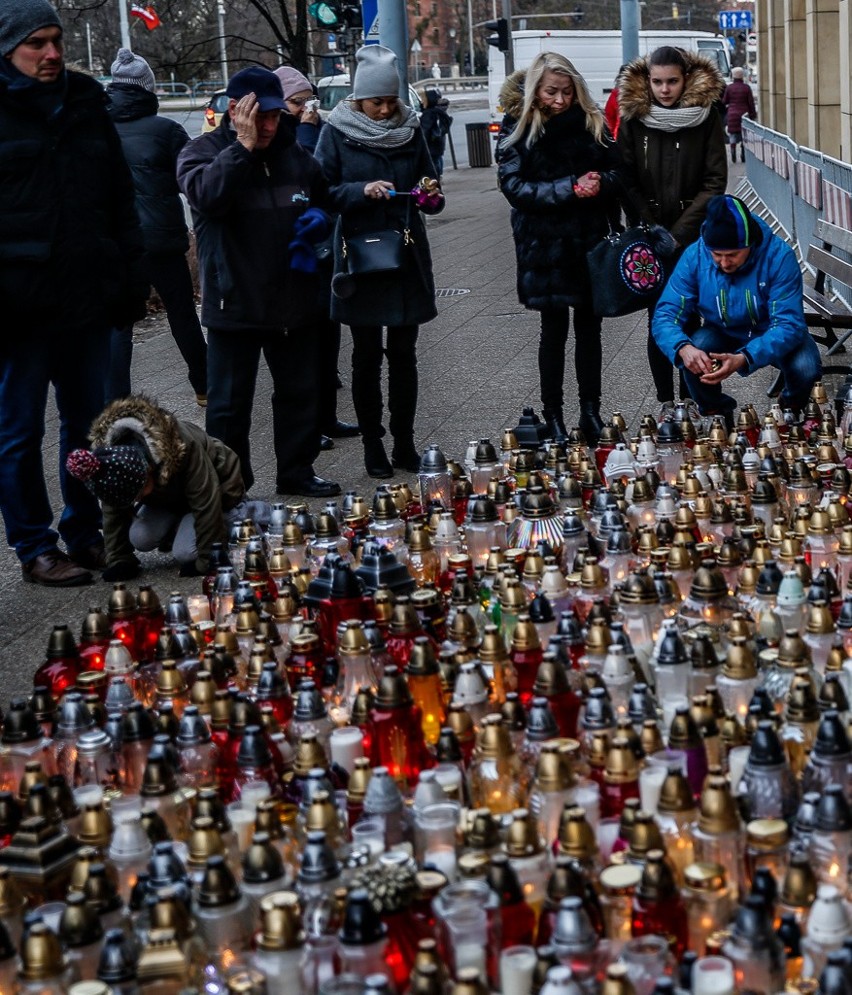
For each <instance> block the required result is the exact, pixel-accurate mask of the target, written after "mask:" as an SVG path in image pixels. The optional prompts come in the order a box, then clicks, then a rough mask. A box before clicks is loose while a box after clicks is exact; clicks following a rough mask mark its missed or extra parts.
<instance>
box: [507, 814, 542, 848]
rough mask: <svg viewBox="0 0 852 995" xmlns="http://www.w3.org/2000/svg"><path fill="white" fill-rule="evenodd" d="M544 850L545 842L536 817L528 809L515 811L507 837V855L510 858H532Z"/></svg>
mask: <svg viewBox="0 0 852 995" xmlns="http://www.w3.org/2000/svg"><path fill="white" fill-rule="evenodd" d="M543 849H544V841H543V840H542V838H541V836H540V835H539V832H538V822H537V820H536V818H535V816H534V815H533V814H532V813H531V812H530V811H529V810H528V809H525V808H517V809H515V811H514V812H513V813H512V822H511V824H510V825H509V831H508V834H507V836H506V843H505V850H506V853H507V854H508V855H509V856H510V857H532V856H534V855H535V854H537V853H541V852H542V850H543Z"/></svg>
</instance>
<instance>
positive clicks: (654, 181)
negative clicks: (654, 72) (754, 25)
mask: <svg viewBox="0 0 852 995" xmlns="http://www.w3.org/2000/svg"><path fill="white" fill-rule="evenodd" d="M684 55H685V57H686V60H687V79H686V86H685V88H684V91H683V95H682V97H681V99H680V101H679V104H678V106H679V107H682V108H688V107H706V108H708V110H709V114H708V115H707V117H706V118H705V120H704V121H703V122H702V123H701V124H698V125H695V126H694V127H691V128H680V129H679V130H677V131H672V132H670V131H662V130H660V129H659V128H653V127H650V126H649V125H648V124H646V123H645V121H643V118H644V117H645V116H646V115H647V114H648V113H649V112H650V110H651V106H652V100H651V86H650V82H649V67H648V62H647V59H646V58H642V59H636V60H634V61H633V62H631V63H630V64H629V65H627V66H625V68H624V69H623V70H622V71H621V73H620V75H619V77H618V107H619V112H620V114H621V126H620V127H619V130H618V148H619V151H620V153H621V159H622V164H623V166H622V168H623V176H624V184H625V187H626V189H627V192H628V194H629V197H630V202H629V203H625V210H626V211H627V213H628V217H629V218H630V219H631V221H633V220H635V219H636V215H637V214H638V215H639V216H640V217H641V218H642V220H644V221H647V222H648V223H649V224H660V225H663V226H664V227H665V228H668V230H669V231H670V232H671V233H672V235H673V236H674V237H675V239H676V240H677V241H678V242H679V243H680V245H682V246H685V245H689V244H691V243H692V242H694V241H695V240H696V239H697V238H698V235H699V232H700V229H701V223H702V222H703V220H704V214H705V212H706V210H707V202H708V201H709V200H710V198H711V197H713V196H715V195H716V194H722V193H724V192H725V187H726V185H727V180H728V164H727V156H726V150H725V132H724V128H723V127H722V119H721V118H720V116H719V114H718V112H717V110H716V108H715V106H714V105H715V103H716V101H718V99H719V97H720V96H721V94H722V91H723V88H724V81H723V79H722V76H721V74H720V73H719V70H718V68H717V67H716V65H715V64H714V63H713V62H711V61H710V60H709V59H707V58H705V57H704V56H700V55H696V54H695V53H694V52H685V53H684Z"/></svg>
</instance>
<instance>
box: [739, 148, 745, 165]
mask: <svg viewBox="0 0 852 995" xmlns="http://www.w3.org/2000/svg"><path fill="white" fill-rule="evenodd" d="M740 162H745V145H741V146H740Z"/></svg>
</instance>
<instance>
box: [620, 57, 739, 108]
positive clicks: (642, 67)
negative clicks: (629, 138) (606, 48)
mask: <svg viewBox="0 0 852 995" xmlns="http://www.w3.org/2000/svg"><path fill="white" fill-rule="evenodd" d="M683 54H684V58H685V60H686V69H687V77H686V86H685V87H684V90H683V96H682V97H681V98H680V101H679V102H678V107H712V106H713V104H714V103H715V102H716V101H717V100H719V99H720V98H721V96H722V93H723V92H724V90H725V80H724V79H723V77H722V74H721V73H720V72H719V68H718V66H717V65H716V63H715V62H713V61H711V60H710V59H708V58H706V56H703V55H697V54H696V53H695V52H684V53H683ZM652 104H653V101H652V100H651V84H650V71H649V65H648V58H647V56H645V57H643V58H641V59H634V60H633V62H631V63H629V64H628V65H626V66H625V67H624V69H622V71H621V73H620V74H619V77H618V111H619V114H620V115H621V118H622V120H624V121H629V120H631V119H632V118H643V117H645V116H646V115H647V114H649V113H650V111H651V107H652Z"/></svg>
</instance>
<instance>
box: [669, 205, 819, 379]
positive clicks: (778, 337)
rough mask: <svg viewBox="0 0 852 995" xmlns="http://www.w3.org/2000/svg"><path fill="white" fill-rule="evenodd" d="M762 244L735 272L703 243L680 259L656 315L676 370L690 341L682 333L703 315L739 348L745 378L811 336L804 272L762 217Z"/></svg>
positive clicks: (714, 328) (755, 248)
mask: <svg viewBox="0 0 852 995" xmlns="http://www.w3.org/2000/svg"><path fill="white" fill-rule="evenodd" d="M755 220H756V221H757V223H758V225H759V226H760V231H761V235H762V238H761V241H760V243H759V244H757V245H755V246H754V247H753V248H752V250H751V252H750V253H749V257H748V259H747V260H746V261H745V263H744V265H743V266H741V267H740V268H739V269H738V270H736V271H735V272H734V273H730V274H726V273H723V272H722V271H721V270H720V269H719V267H718V266H717V265H716V264H715V263H714V262H713V257H712V256H711V254H710V250H709V249H708V248H707V246H706V245H705V244H704V239H703V238H702V239H699V240H698V241H697V242H695V243H693V244H692V245H690V246H689V248H688V249H687V250H686V251H685V252H684V254H683V255H682V256H681V258H680V261H679V262H678V264H677V267H676V268H675V271H674V273H673V274H672V276H671V278H670V279H669V282H668V283H667V284H666V287H665V290H663V294H662V296H661V297H660V300H659V302H658V303H657V308H656V311H655V312H654V322H653V326H652V331H653V334H654V338H655V339H656V340H657V345H659V347H660V349H662V351H663V352H664V353H665V354H666V356H668V358H669V359H670V360H671V361H672V362H673V363H675V364H677V365H678V366H682V365H683V362H682V360H681V359H680V357H679V356H678V350H679V349H681V348H682V347H683V346H684V345H687V344H688V343H689V336H688V335H687V333H686V331H685V330H684V329H685V328H686V326H687V325H689V318H690V317H691V316H692V315H693V314H696V313H697V314H699V315H700V316H701V319H702V324H703V326H704V327H705V328H709V329H712V330H714V331H718V332H721V333H723V334H725V335H728V336H730V337H732V338H734V339H737V340H738V341H739V342H740V343H741V345H740V346H739V347H738V348H737V350H736V351H737V352H742V353H745V356H746V359H747V360H748V363H747V365H746V366H745V368H744V369H743V370H741V371H740V372H741V373H742V375H743V376H745V375H747V374H749V373H752V372H753V371H754V370H757V369H760V367H762V366H770V365H773V364H776V363H777V362H778V360H779V359H780V358H781V357H782V356H786V355H787V353H789V352H791V351H792V350H793V349H796V348H798V347H799V346H800V345H801V344H802V343H803V342H804V340H805V339H806V338H807V336H808V329H807V326H806V325H805V319H804V315H803V313H802V273H801V270H800V269H799V264H798V262H797V261H796V256H795V254H794V252H793V250H792V249H791V248H790V246H789V245H788V244H787V243H786V242H785V241H783V239H780V238H778V237H777V236H775V235H773V234H772V232H771V231H770V230H769V227H768V226H767V225H766V224H764V222H763V221H761V220H760V219H755Z"/></svg>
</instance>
